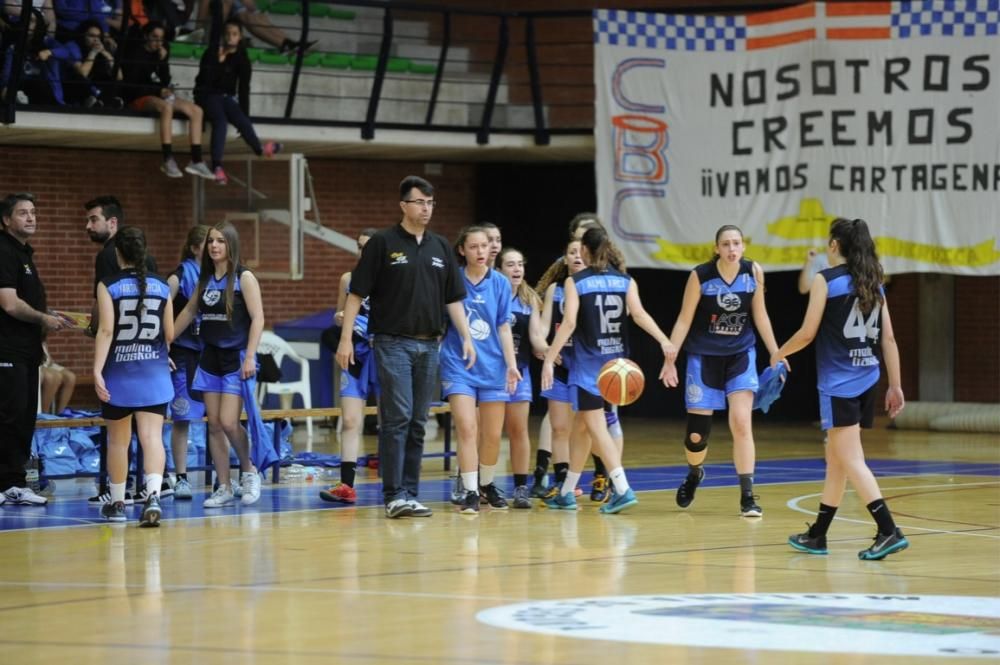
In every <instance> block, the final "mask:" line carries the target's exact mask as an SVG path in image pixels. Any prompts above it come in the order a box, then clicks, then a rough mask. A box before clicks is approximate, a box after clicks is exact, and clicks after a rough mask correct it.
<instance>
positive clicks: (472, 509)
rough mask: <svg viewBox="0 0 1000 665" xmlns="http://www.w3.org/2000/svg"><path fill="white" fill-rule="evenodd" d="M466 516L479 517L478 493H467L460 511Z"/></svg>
mask: <svg viewBox="0 0 1000 665" xmlns="http://www.w3.org/2000/svg"><path fill="white" fill-rule="evenodd" d="M459 512H461V513H463V514H464V515H478V514H479V493H478V492H466V493H465V498H464V499H463V500H462V510H461V511H459Z"/></svg>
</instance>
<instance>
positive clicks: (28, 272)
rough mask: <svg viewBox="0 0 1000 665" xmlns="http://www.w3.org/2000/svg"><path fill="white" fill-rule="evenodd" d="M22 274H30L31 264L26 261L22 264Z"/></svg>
mask: <svg viewBox="0 0 1000 665" xmlns="http://www.w3.org/2000/svg"><path fill="white" fill-rule="evenodd" d="M24 274H25V275H30V274H31V266H29V265H28V264H27V263H25V264H24Z"/></svg>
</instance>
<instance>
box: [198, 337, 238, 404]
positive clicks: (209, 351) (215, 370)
mask: <svg viewBox="0 0 1000 665" xmlns="http://www.w3.org/2000/svg"><path fill="white" fill-rule="evenodd" d="M246 354H247V352H246V349H240V350H238V351H237V350H236V349H216V348H214V347H210V346H206V347H205V349H204V350H202V353H201V361H200V362H199V364H198V369H197V371H195V373H194V382H193V383H192V385H191V387H192V388H194V389H195V390H200V391H201V392H203V393H225V394H227V395H241V396H242V395H243V385H242V384H243V379H242V378H240V373H241V372H242V369H243V359H244V358H246ZM237 359H238V360H237ZM233 367H235V369H233Z"/></svg>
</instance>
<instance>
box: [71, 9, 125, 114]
mask: <svg viewBox="0 0 1000 665" xmlns="http://www.w3.org/2000/svg"><path fill="white" fill-rule="evenodd" d="M105 36H106V35H105V34H104V32H103V30H102V29H101V25H100V24H99V23H98V22H97V21H93V20H87V21H84V22H83V23H81V24H80V34H79V36H78V38H77V40H76V41H73V42H70V43H69V44H67V45H66V48H67V49H68V50H69V52H70V56H71V57H70V62H69V73H68V75H67V76H66V82H65V84H64V86H63V87H64V88H65V93H66V101H67V102H69V103H70V104H79V105H82V106H85V107H87V108H92V107H102V106H107V107H108V108H113V109H120V108H123V107H124V106H125V103H124V101H123V100H122V98H121V97H120V96H118V82H119V81H121V80H122V70H121V68H120V67H119V68H118V70H117V72H116V71H115V51H114V50H112V49H109V48H108V45H107V44H106V43H105V39H104V38H105Z"/></svg>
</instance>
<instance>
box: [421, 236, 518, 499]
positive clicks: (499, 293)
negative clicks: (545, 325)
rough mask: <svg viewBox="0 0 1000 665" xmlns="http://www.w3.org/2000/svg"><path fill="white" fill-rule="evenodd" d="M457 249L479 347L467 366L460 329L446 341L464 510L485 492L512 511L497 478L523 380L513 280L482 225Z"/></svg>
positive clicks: (445, 379)
mask: <svg viewBox="0 0 1000 665" xmlns="http://www.w3.org/2000/svg"><path fill="white" fill-rule="evenodd" d="M455 254H456V256H457V258H458V262H459V264H460V265H461V266H462V279H463V280H464V282H465V299H464V300H463V302H462V304H463V306H464V307H465V316H466V319H467V321H468V327H469V332H470V333H471V335H472V341H473V344H474V345H475V350H476V364H475V365H473V366H472V367H471V368H469V367H466V365H467V361H466V360H463V358H462V356H463V355H464V353H463V348H462V339H461V337H460V335H459V331H458V330H456V329H455V326H449V327H448V330H447V331H446V332H445V335H444V340H443V341H442V342H441V353H440V359H441V360H440V363H441V389H442V390H441V392H442V396H443V397H444V398H445V399H447V400H448V403H449V404H450V405H451V412H452V417H453V418H454V420H455V431H456V434H457V435H458V468H459V474H460V475H461V478H462V485H463V488H464V490H465V496H464V497H463V498H462V504H461V512H462V513H464V514H478V513H479V502H480V492H481V493H482V498H483V499H484V500H485V501H486V502H487V503H489V505H490V507H492V508H493V509H495V510H506V509H507V508H508V505H507V500H506V499H505V498H504V495H503V492H502V491H501V490H500V488H498V487H497V486H496V484H495V483H494V482H493V480H494V477H495V475H496V464H497V459H498V457H499V454H500V433H501V430H502V429H503V418H504V412H505V410H506V406H507V399H508V395H509V394H510V393H513V392H514V390H515V388H516V387H517V384H518V382H519V381H520V380H521V373H520V372H518V371H517V359H516V357H515V355H514V339H513V337H512V335H511V330H510V317H511V288H510V282H508V281H507V279H506V278H504V277H503V275H500V274H499V273H497V272H495V271H493V270H491V269H490V268H489V267H488V261H489V238H488V236H487V235H486V230H485V229H483V228H482V227H479V226H467V227H466V228H464V229H462V232H461V233H460V234H459V236H458V240H457V241H456V243H455ZM477 404H478V406H479V416H478V418H477V416H476V406H477ZM480 430H481V431H482V433H481V435H480ZM477 442H478V446H477ZM477 448H478V449H477Z"/></svg>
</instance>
